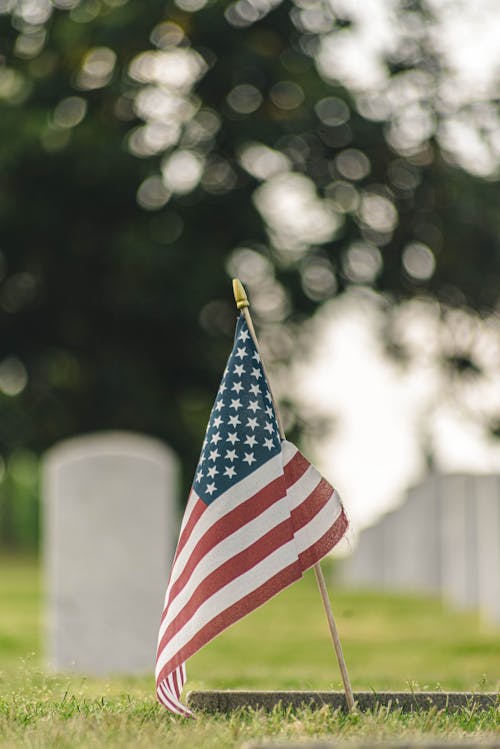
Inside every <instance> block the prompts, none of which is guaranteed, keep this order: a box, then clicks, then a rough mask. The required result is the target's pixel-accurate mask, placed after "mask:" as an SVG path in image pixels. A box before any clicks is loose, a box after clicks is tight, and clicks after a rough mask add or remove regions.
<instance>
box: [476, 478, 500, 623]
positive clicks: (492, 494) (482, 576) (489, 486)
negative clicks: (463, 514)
mask: <svg viewBox="0 0 500 749" xmlns="http://www.w3.org/2000/svg"><path fill="white" fill-rule="evenodd" d="M476 506H477V521H476V522H477V538H478V558H477V567H478V570H477V574H478V599H479V610H480V613H481V621H482V622H483V623H484V624H485V625H486V626H488V625H491V624H494V625H497V626H499V625H500V477H499V476H484V477H483V478H482V480H481V481H480V482H478V484H477V489H476Z"/></svg>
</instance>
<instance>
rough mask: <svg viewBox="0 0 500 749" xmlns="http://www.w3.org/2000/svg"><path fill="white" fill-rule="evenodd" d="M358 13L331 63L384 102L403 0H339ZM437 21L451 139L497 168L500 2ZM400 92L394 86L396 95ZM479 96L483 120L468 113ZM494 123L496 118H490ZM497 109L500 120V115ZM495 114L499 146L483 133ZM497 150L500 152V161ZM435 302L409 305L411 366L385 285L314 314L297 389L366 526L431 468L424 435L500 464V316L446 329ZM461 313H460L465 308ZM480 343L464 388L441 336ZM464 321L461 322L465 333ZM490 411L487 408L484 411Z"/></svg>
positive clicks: (478, 164)
mask: <svg viewBox="0 0 500 749" xmlns="http://www.w3.org/2000/svg"><path fill="white" fill-rule="evenodd" d="M331 4H332V6H333V8H334V9H335V10H337V11H338V12H340V13H342V12H344V13H345V14H346V15H347V16H349V17H354V18H355V24H354V25H353V26H352V27H348V28H346V29H345V31H343V32H342V33H341V34H340V36H339V34H338V32H336V34H335V37H332V44H331V45H330V44H329V42H328V38H326V40H325V42H324V44H323V48H322V50H321V52H320V59H319V64H320V67H321V64H323V65H324V67H325V69H326V70H327V69H328V66H331V68H332V69H334V70H335V75H336V77H338V78H339V79H341V80H342V81H343V82H344V83H345V84H346V85H348V86H349V87H350V88H351V90H353V91H354V92H357V93H358V94H361V95H362V94H363V92H369V96H371V97H372V98H373V97H375V100H377V101H378V103H379V104H380V103H381V102H383V101H384V96H386V93H387V75H386V73H385V72H384V69H383V66H382V65H381V64H380V59H381V56H382V55H383V54H384V53H386V52H387V51H388V50H390V49H391V47H392V46H393V45H394V44H395V43H396V42H395V40H396V38H397V33H398V29H397V17H396V15H395V14H394V8H395V7H396V5H397V3H396V2H395V0H362V1H361V0H331ZM427 4H428V6H429V7H430V8H431V9H432V10H433V13H434V16H435V19H436V23H435V26H434V27H433V30H432V31H431V38H432V41H433V45H434V48H435V49H436V50H437V51H438V52H439V55H440V57H441V60H442V62H443V64H444V65H445V67H446V69H447V71H448V76H447V79H446V80H445V81H444V82H443V84H442V88H441V90H440V91H439V96H440V97H441V99H442V102H443V107H444V110H443V111H444V113H445V115H446V113H447V112H449V114H450V116H449V118H448V119H447V118H446V116H445V117H444V118H443V124H442V125H441V131H440V134H439V135H440V140H441V143H443V144H444V145H445V146H446V145H449V147H450V149H451V151H453V152H455V156H456V160H457V161H458V163H460V164H461V165H462V166H463V167H465V168H466V169H468V170H469V171H471V172H472V173H474V174H478V175H481V176H490V175H491V174H492V173H493V172H494V169H495V168H496V166H497V163H498V158H500V129H499V128H498V120H497V118H496V117H494V118H493V119H491V112H490V111H489V109H488V104H487V101H488V99H490V98H495V97H498V96H499V95H500V44H499V42H498V40H499V39H500V4H499V2H498V0H475V2H473V3H471V2H466V1H465V0H428V3H427ZM389 99H390V96H389ZM463 105H466V106H470V105H472V112H473V114H472V117H473V118H474V117H475V118H476V120H475V122H474V121H471V120H470V116H471V115H470V114H469V115H468V117H469V119H467V118H465V116H462V114H461V112H462V107H463ZM490 119H491V122H492V126H491V128H489V125H488V122H489V121H490ZM493 120H494V121H493ZM478 123H479V125H480V126H481V125H484V126H485V128H486V130H488V128H489V130H488V132H489V131H491V132H489V138H488V145H485V142H484V140H482V139H481V138H480V137H478V135H477V127H478ZM494 161H496V162H497V163H493V162H494ZM431 308H432V305H430V306H428V307H427V308H426V307H425V305H422V304H420V303H418V302H417V303H416V305H413V306H411V305H410V304H408V305H406V306H405V307H403V308H401V320H402V321H403V324H404V325H405V326H406V332H407V333H408V335H409V336H410V338H411V337H412V336H413V341H412V344H411V345H412V347H413V352H414V354H415V356H414V357H413V364H412V365H411V366H410V367H409V368H408V369H406V370H405V369H402V368H401V367H400V366H398V365H397V363H395V362H394V361H391V360H390V359H389V358H388V357H387V356H386V355H385V354H384V351H383V347H382V344H381V341H380V336H379V334H378V331H379V329H380V325H381V316H382V311H381V307H380V302H379V301H377V299H376V297H375V295H373V294H370V293H369V292H368V290H366V289H365V290H363V288H358V290H356V289H354V290H353V292H352V293H348V294H346V295H345V296H343V297H341V298H339V299H338V300H333V301H332V302H331V303H330V304H329V305H326V306H325V308H324V309H323V310H322V312H321V314H320V315H318V316H317V318H316V319H315V320H314V321H313V322H312V323H311V327H312V330H311V331H310V336H311V337H313V338H314V340H315V341H316V343H315V344H314V347H313V348H314V354H313V356H312V359H311V362H310V363H308V364H305V365H301V366H299V367H297V370H296V373H295V385H294V387H295V390H296V392H297V393H298V394H299V396H300V398H301V399H302V401H303V403H304V404H305V405H307V407H308V408H309V409H312V411H316V412H318V413H324V415H325V416H330V417H331V418H332V419H333V420H334V425H335V426H334V428H332V430H331V432H330V433H328V434H323V435H321V437H320V438H318V437H316V438H315V439H311V441H310V444H309V448H310V450H311V453H312V456H313V457H314V459H315V460H316V462H317V464H318V466H319V467H320V469H321V470H323V472H324V473H325V475H326V476H327V478H329V479H330V481H331V482H332V483H333V484H334V485H335V486H336V487H337V488H338V489H339V490H340V493H341V494H342V495H343V497H344V501H345V504H346V507H347V509H348V511H349V514H350V517H351V521H352V525H353V528H354V535H356V532H357V531H359V530H360V529H362V528H363V527H365V526H367V525H370V524H371V523H373V522H375V521H376V520H377V518H378V517H380V515H381V514H382V513H384V512H385V511H387V510H389V509H391V508H393V507H394V506H396V505H397V504H398V503H400V502H402V501H403V500H404V495H405V491H406V490H407V488H408V487H410V486H411V485H413V484H415V483H418V482H419V481H420V480H421V479H422V478H423V476H424V475H425V473H426V471H427V470H428V467H427V463H426V461H425V459H424V451H423V449H422V447H423V439H424V435H427V439H428V440H430V442H431V443H432V452H433V458H434V462H435V469H436V470H440V471H443V472H481V473H488V472H499V473H500V442H499V443H498V444H497V443H496V442H495V441H493V440H491V439H490V440H489V439H488V438H487V436H486V432H485V430H484V429H483V428H482V426H483V423H484V419H482V418H481V417H482V416H484V414H487V413H488V410H490V411H491V410H495V409H497V408H498V409H500V403H499V402H498V401H499V397H500V396H499V395H498V393H500V351H498V344H497V340H498V339H500V335H499V333H500V329H499V324H498V320H497V319H496V318H492V319H491V320H490V321H489V322H488V323H485V324H484V325H482V324H481V323H480V322H479V321H478V320H477V319H473V316H472V317H471V316H468V315H467V314H464V315H463V317H462V319H461V320H455V323H453V324H452V325H451V328H450V329H449V330H446V329H445V330H438V327H439V326H438V324H437V321H436V315H435V314H434V313H433V312H432V309H431ZM459 314H460V313H459ZM461 329H467V330H468V333H467V336H468V343H469V344H470V347H471V348H473V349H474V347H475V348H476V353H478V352H479V358H481V355H482V354H481V350H482V351H483V353H484V352H489V359H488V354H485V357H486V358H485V361H483V362H482V365H483V366H484V368H485V370H486V372H487V375H486V376H485V378H483V381H482V383H480V384H479V385H477V386H474V387H468V388H467V387H465V388H461V389H460V390H457V391H456V392H454V394H453V393H452V395H451V397H450V395H449V393H448V390H447V387H448V386H447V383H446V382H445V381H443V379H442V372H441V371H440V370H439V368H438V367H437V366H436V357H437V356H438V348H439V346H442V347H444V349H445V350H446V347H447V346H451V347H453V345H454V343H456V340H455V341H454V338H455V339H457V338H460V335H461V334H460V330H461ZM457 331H458V332H457ZM476 416H479V417H480V418H476Z"/></svg>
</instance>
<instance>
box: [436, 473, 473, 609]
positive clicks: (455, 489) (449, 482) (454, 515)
mask: <svg viewBox="0 0 500 749" xmlns="http://www.w3.org/2000/svg"><path fill="white" fill-rule="evenodd" d="M480 480H482V477H475V476H466V475H465V476H464V475H450V476H442V477H440V479H439V499H440V508H441V534H442V569H441V581H442V594H443V597H444V598H445V600H447V601H449V602H450V603H451V604H452V605H454V606H456V607H458V608H474V607H475V606H477V603H478V598H477V584H476V580H477V558H476V557H477V549H476V527H475V525H476V524H475V514H476V513H475V497H474V489H475V484H476V482H477V481H480Z"/></svg>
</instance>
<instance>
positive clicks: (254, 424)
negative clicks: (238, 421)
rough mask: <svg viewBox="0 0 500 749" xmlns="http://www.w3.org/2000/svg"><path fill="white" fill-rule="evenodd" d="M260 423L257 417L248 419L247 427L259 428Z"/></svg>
mask: <svg viewBox="0 0 500 749" xmlns="http://www.w3.org/2000/svg"><path fill="white" fill-rule="evenodd" d="M258 425H259V422H258V420H257V419H248V421H247V427H249V428H250V429H257V427H258Z"/></svg>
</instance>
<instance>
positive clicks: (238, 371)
mask: <svg viewBox="0 0 500 749" xmlns="http://www.w3.org/2000/svg"><path fill="white" fill-rule="evenodd" d="M234 374H235V375H238V377H241V375H242V374H245V367H244V366H243V364H235V366H234Z"/></svg>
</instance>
